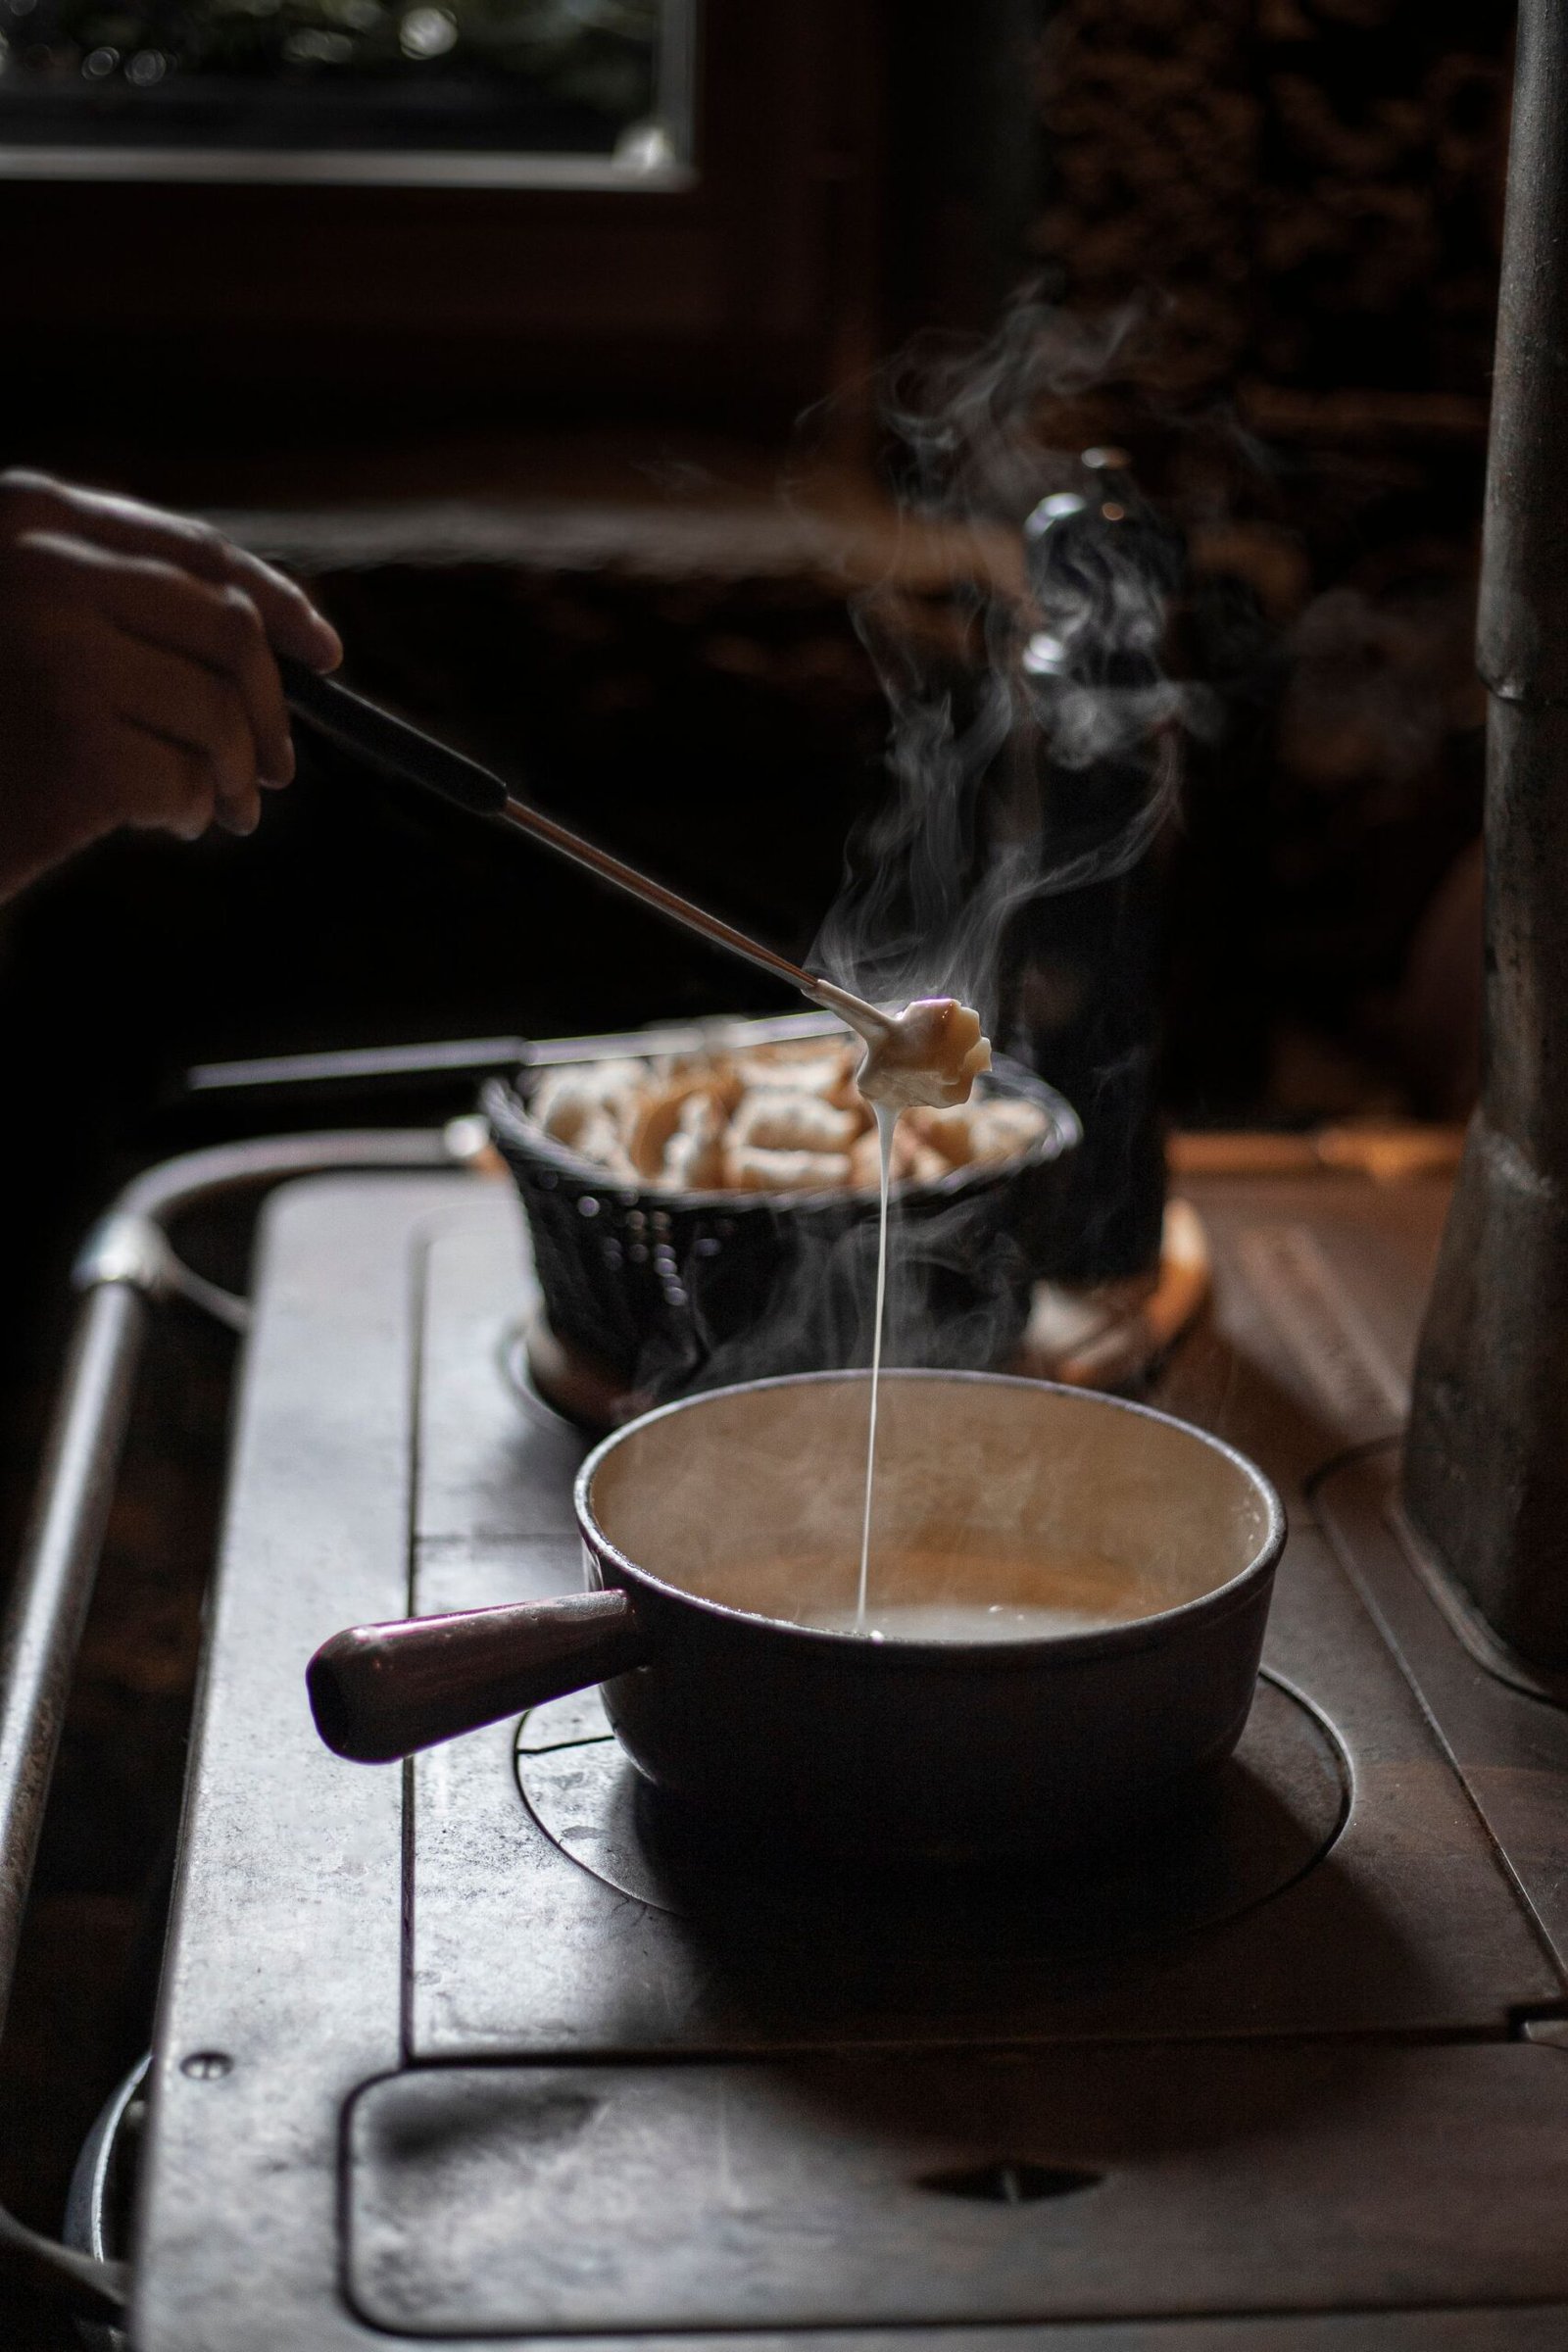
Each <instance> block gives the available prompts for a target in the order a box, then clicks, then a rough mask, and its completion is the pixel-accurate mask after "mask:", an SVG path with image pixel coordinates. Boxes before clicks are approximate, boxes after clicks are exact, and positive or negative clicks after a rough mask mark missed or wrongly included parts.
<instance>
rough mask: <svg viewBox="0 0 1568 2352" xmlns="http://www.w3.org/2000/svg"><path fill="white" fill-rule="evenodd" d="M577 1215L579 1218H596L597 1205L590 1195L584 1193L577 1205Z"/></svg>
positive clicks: (597, 1212)
mask: <svg viewBox="0 0 1568 2352" xmlns="http://www.w3.org/2000/svg"><path fill="white" fill-rule="evenodd" d="M577 1214H578V1216H579V1217H597V1216H598V1214H599V1203H598V1201H596V1200H595V1199H594V1197H593V1195H592V1193H584V1195H583V1197H582V1199H581V1200H580V1201H578V1203H577Z"/></svg>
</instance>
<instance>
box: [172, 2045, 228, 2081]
mask: <svg viewBox="0 0 1568 2352" xmlns="http://www.w3.org/2000/svg"><path fill="white" fill-rule="evenodd" d="M233 2068H234V2061H233V2059H232V2058H231V2057H230V2056H229V2054H228V2052H227V2051H226V2050H192V2051H191V2053H190V2055H189V2057H188V2058H182V2059H181V2060H180V2062H179V2071H180V2073H181V2074H182V2075H189V2077H190V2079H191V2081H192V2082H221V2079H222V2078H223V2076H224V2075H227V2074H231V2073H232V2072H233Z"/></svg>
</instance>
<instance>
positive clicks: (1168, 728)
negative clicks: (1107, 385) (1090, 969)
mask: <svg viewBox="0 0 1568 2352" xmlns="http://www.w3.org/2000/svg"><path fill="white" fill-rule="evenodd" d="M1142 323H1143V319H1142V314H1141V313H1139V312H1137V311H1134V310H1127V311H1124V312H1121V313H1119V314H1117V315H1116V316H1115V317H1114V318H1112V319H1107V320H1103V321H1099V322H1093V321H1085V320H1083V319H1075V318H1071V317H1069V316H1067V315H1065V314H1063V313H1060V312H1056V311H1052V310H1050V309H1048V308H1046V307H1045V306H1043V305H1040V304H1033V303H1026V304H1020V305H1019V306H1017V307H1016V308H1015V309H1014V310H1013V311H1012V312H1011V313H1010V314H1009V316H1008V318H1007V319H1005V322H1004V323H1003V325H1002V327H1001V328H1000V329H999V330H998V332H997V334H996V335H995V336H994V337H993V338H992V340H991V341H990V342H989V343H987V344H986V345H984V346H983V347H982V348H981V349H980V350H979V351H978V352H971V353H968V354H967V355H964V356H962V357H956V356H953V355H947V356H943V357H939V358H938V359H936V360H934V361H933V360H931V359H930V358H924V359H922V358H921V357H920V356H918V355H916V356H914V357H912V358H907V359H906V360H905V361H903V362H901V363H900V364H899V365H898V366H897V368H895V370H894V371H893V372H892V373H891V374H890V377H889V380H888V384H887V388H886V399H885V403H884V409H885V416H886V419H887V423H888V426H889V430H890V432H891V434H892V436H893V438H894V442H895V447H896V449H897V451H898V453H899V454H898V459H897V464H896V477H897V481H898V486H899V491H900V495H901V498H902V500H903V502H904V505H905V509H906V512H907V514H909V515H919V516H921V517H923V518H925V519H927V520H939V521H941V522H943V523H945V524H946V525H948V526H949V544H951V543H952V540H953V537H954V536H955V534H954V533H953V532H952V528H951V526H953V525H954V524H958V525H960V526H962V529H961V534H959V536H960V537H961V539H962V540H964V541H966V542H967V544H968V545H969V546H971V547H972V550H973V563H972V566H971V569H970V571H969V573H968V576H967V577H964V578H961V579H959V580H957V581H956V583H953V584H952V585H950V587H949V588H948V589H947V590H946V592H945V593H944V595H943V596H942V597H941V598H940V599H933V598H930V597H922V596H920V595H918V594H915V593H912V592H911V591H909V590H908V589H907V587H904V586H901V585H900V584H899V583H898V582H897V581H894V580H889V581H887V582H886V583H884V584H883V585H882V586H880V587H878V588H876V589H873V590H871V591H869V592H868V593H866V594H864V595H862V596H860V597H858V599H856V600H855V601H854V602H853V603H852V606H851V612H852V615H853V617H854V620H855V624H856V627H857V630H858V634H859V636H860V639H861V642H862V644H863V645H864V646H865V649H866V651H867V653H868V655H869V656H870V659H871V662H872V663H873V665H874V667H875V670H876V673H877V677H878V679H879V681H880V683H881V686H882V690H883V692H884V694H885V695H886V697H887V701H888V706H889V711H890V712H891V719H892V724H891V729H890V734H889V743H888V759H887V764H888V769H889V772H890V775H891V777H892V781H893V791H892V794H891V796H890V798H889V800H888V802H887V803H886V805H885V806H884V807H883V808H882V809H879V810H878V811H877V812H876V814H875V815H874V816H873V817H872V818H871V819H870V821H869V823H868V824H866V825H865V826H864V827H863V828H862V829H861V831H860V833H859V834H858V838H856V839H855V840H853V841H852V843H851V845H850V850H849V854H848V859H847V868H846V876H845V882H844V886H843V888H842V889H841V891H840V894H839V897H838V899H837V901H836V902H835V904H834V906H833V907H832V908H831V909H830V911H829V913H828V915H827V917H826V920H825V921H824V922H823V924H822V927H821V929H820V931H819V932H818V934H817V938H816V942H815V945H814V948H813V951H812V955H811V957H810V958H809V960H810V961H811V962H812V963H813V964H814V966H815V968H816V969H818V970H820V971H823V972H825V973H827V974H828V975H829V976H830V977H831V978H833V979H835V980H837V981H838V982H839V983H840V984H841V985H842V986H844V987H847V988H852V989H854V990H855V991H856V992H857V993H858V994H859V995H862V996H866V997H869V998H871V999H872V1000H873V1001H874V1002H879V1003H884V1004H892V1003H899V1004H903V1003H906V1002H907V1000H908V999H910V998H911V997H915V996H929V995H949V996H956V997H959V998H961V999H962V1000H963V1001H964V1002H965V1003H966V1004H970V1005H974V1006H975V1007H976V1009H977V1010H978V1011H979V1012H980V1014H981V1016H982V1019H983V1020H984V1021H985V1023H986V1026H987V1027H988V1029H993V1030H995V1028H996V1027H997V1025H998V1020H999V1015H1000V1013H1001V1011H1002V1006H1001V1005H1000V1004H999V1001H998V996H999V989H998V973H999V962H1000V951H1001V947H1002V943H1003V941H1004V939H1005V933H1006V930H1007V926H1008V923H1009V921H1010V919H1011V918H1012V916H1013V915H1014V914H1015V913H1016V912H1017V911H1018V910H1019V909H1020V908H1021V907H1024V906H1025V905H1027V904H1029V903H1030V902H1032V901H1034V900H1038V899H1042V898H1049V897H1051V896H1054V895H1055V894H1058V893H1061V892H1064V891H1070V890H1077V889H1081V888H1083V887H1085V886H1086V885H1088V884H1090V883H1094V882H1103V881H1105V880H1108V879H1110V878H1112V877H1114V876H1116V875H1118V874H1120V873H1124V872H1126V871H1127V870H1128V869H1129V868H1130V867H1131V866H1133V865H1134V864H1136V863H1137V862H1138V860H1139V859H1140V858H1142V857H1144V856H1145V854H1146V853H1147V852H1148V851H1149V850H1150V849H1151V847H1152V844H1153V843H1154V841H1155V839H1156V838H1157V836H1158V835H1159V833H1160V831H1161V829H1162V828H1163V826H1164V825H1165V824H1166V822H1167V821H1168V819H1169V818H1170V816H1171V814H1172V812H1173V809H1174V807H1175V803H1176V797H1177V788H1178V780H1179V773H1180V754H1179V739H1180V735H1181V732H1182V730H1183V728H1188V729H1192V728H1194V727H1203V728H1206V726H1207V725H1208V724H1209V709H1208V706H1207V704H1206V701H1205V700H1204V698H1202V697H1201V695H1200V694H1198V693H1196V692H1195V690H1194V689H1192V688H1191V687H1189V686H1186V685H1184V684H1182V683H1181V682H1179V681H1177V680H1175V679H1172V678H1170V677H1168V676H1167V675H1166V674H1165V671H1164V669H1163V667H1162V647H1163V643H1164V639H1165V635H1166V629H1167V618H1168V611H1169V606H1170V603H1171V599H1172V596H1173V594H1174V591H1175V589H1176V587H1177V585H1178V564H1177V560H1176V556H1175V552H1174V547H1175V543H1174V541H1173V540H1172V539H1171V538H1170V537H1169V536H1167V535H1165V534H1164V533H1162V531H1161V530H1160V529H1159V527H1158V526H1157V525H1156V524H1155V523H1154V521H1153V518H1152V516H1151V515H1150V514H1149V512H1148V510H1147V509H1144V508H1142V507H1141V505H1136V504H1135V503H1134V502H1135V494H1133V493H1131V492H1130V491H1129V489H1128V487H1127V486H1126V484H1125V483H1124V480H1123V470H1124V467H1125V465H1126V461H1125V460H1122V459H1120V455H1119V453H1116V452H1110V451H1091V452H1089V453H1088V454H1087V456H1086V455H1085V454H1084V453H1082V452H1080V451H1078V450H1073V449H1062V448H1054V447H1053V446H1051V444H1050V443H1049V441H1048V440H1047V439H1046V438H1045V433H1044V423H1045V420H1047V419H1049V417H1050V415H1051V412H1052V409H1053V407H1054V406H1059V404H1060V403H1062V402H1064V401H1068V400H1071V399H1073V398H1075V397H1076V396H1079V395H1081V394H1082V393H1083V392H1084V391H1085V390H1087V389H1088V387H1089V386H1090V385H1092V384H1097V383H1100V382H1103V379H1104V378H1105V377H1106V375H1107V374H1109V373H1110V372H1112V371H1113V369H1114V368H1115V367H1116V365H1117V364H1118V362H1119V361H1121V360H1122V359H1124V358H1125V357H1126V355H1127V354H1128V352H1129V350H1130V347H1131V345H1132V344H1133V341H1134V339H1135V337H1136V334H1137V332H1138V330H1139V329H1140V327H1141V325H1142Z"/></svg>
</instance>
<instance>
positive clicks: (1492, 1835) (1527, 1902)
mask: <svg viewBox="0 0 1568 2352" xmlns="http://www.w3.org/2000/svg"><path fill="white" fill-rule="evenodd" d="M1397 1442H1398V1441H1397V1438H1396V1439H1388V1440H1385V1445H1387V1446H1393V1445H1396V1444H1397ZM1328 1476H1329V1469H1328V1468H1325V1469H1324V1470H1322V1471H1321V1472H1318V1473H1315V1474H1314V1476H1313V1479H1312V1481H1311V1485H1312V1486H1313V1487H1315V1486H1316V1485H1317V1484H1318V1483H1319V1481H1320V1480H1321V1479H1326V1478H1327V1477H1328ZM1319 1525H1320V1527H1321V1529H1322V1532H1323V1534H1324V1535H1325V1537H1326V1538H1327V1540H1328V1545H1329V1549H1330V1550H1331V1552H1332V1553H1333V1555H1334V1558H1335V1560H1336V1562H1337V1563H1338V1565H1339V1568H1340V1570H1341V1573H1342V1574H1343V1575H1344V1577H1345V1580H1346V1582H1347V1584H1348V1586H1349V1587H1350V1590H1351V1592H1352V1593H1354V1595H1355V1597H1356V1599H1357V1600H1358V1601H1359V1602H1360V1605H1361V1607H1362V1608H1363V1609H1364V1611H1365V1612H1366V1614H1367V1616H1368V1617H1369V1618H1370V1620H1371V1622H1372V1627H1373V1630H1374V1632H1375V1633H1376V1634H1377V1637H1378V1639H1379V1641H1380V1642H1382V1644H1383V1646H1384V1648H1385V1650H1386V1651H1387V1652H1388V1654H1389V1656H1390V1658H1392V1660H1393V1662H1394V1665H1395V1667H1396V1668H1397V1671H1398V1674H1399V1676H1400V1678H1401V1679H1402V1681H1403V1683H1404V1685H1405V1688H1406V1689H1407V1690H1408V1691H1409V1692H1410V1695H1411V1697H1412V1698H1413V1699H1414V1700H1415V1703H1416V1705H1417V1707H1419V1709H1420V1711H1421V1716H1422V1720H1423V1721H1424V1722H1425V1724H1426V1726H1427V1729H1428V1731H1429V1732H1430V1733H1431V1734H1432V1737H1433V1740H1435V1741H1436V1743H1437V1746H1438V1749H1439V1751H1440V1753H1441V1754H1442V1756H1443V1758H1444V1761H1445V1762H1446V1765H1447V1767H1448V1770H1449V1771H1450V1772H1451V1773H1452V1775H1453V1777H1454V1779H1455V1781H1456V1782H1457V1783H1458V1785H1459V1788H1460V1790H1461V1791H1462V1793H1463V1796H1464V1801H1465V1803H1466V1804H1467V1805H1468V1806H1469V1808H1470V1810H1471V1812H1472V1814H1473V1815H1474V1816H1475V1819H1476V1821H1477V1822H1478V1823H1479V1825H1480V1828H1481V1835H1482V1836H1483V1838H1485V1839H1486V1841H1487V1845H1488V1848H1489V1849H1490V1851H1491V1853H1492V1856H1493V1858H1494V1860H1495V1863H1496V1866H1497V1869H1498V1871H1499V1873H1500V1874H1501V1877H1502V1879H1503V1882H1504V1884H1505V1885H1506V1886H1508V1887H1511V1888H1512V1889H1513V1892H1514V1895H1515V1897H1516V1899H1517V1901H1518V1904H1519V1907H1520V1909H1521V1911H1522V1912H1523V1913H1524V1916H1525V1918H1526V1920H1527V1921H1528V1922H1529V1925H1530V1928H1531V1930H1532V1933H1533V1934H1534V1936H1535V1937H1536V1940H1537V1942H1538V1943H1539V1944H1540V1946H1541V1949H1542V1952H1543V1954H1544V1958H1545V1960H1546V1962H1547V1965H1548V1966H1549V1967H1550V1969H1551V1970H1552V1972H1553V1974H1554V1975H1555V1976H1556V1978H1557V1981H1558V1983H1559V1984H1560V1985H1562V1986H1563V1989H1564V1992H1565V1993H1568V1970H1565V1968H1564V1963H1563V1959H1562V1956H1561V1955H1560V1954H1559V1952H1558V1950H1557V1947H1556V1944H1555V1942H1554V1941H1553V1939H1552V1937H1551V1935H1550V1933H1549V1931H1548V1930H1547V1928H1546V1925H1545V1922H1544V1920H1543V1918H1542V1916H1541V1913H1540V1912H1539V1911H1538V1910H1537V1908H1536V1905H1535V1901H1534V1898H1533V1897H1532V1895H1531V1894H1530V1891H1529V1889H1528V1888H1527V1887H1526V1886H1525V1885H1524V1882H1523V1881H1522V1880H1521V1878H1520V1876H1519V1874H1518V1872H1517V1871H1516V1870H1515V1868H1514V1866H1513V1863H1512V1861H1511V1860H1510V1859H1509V1856H1508V1852H1507V1849H1506V1847H1505V1846H1504V1845H1503V1844H1502V1842H1501V1840H1500V1839H1499V1838H1498V1837H1497V1834H1496V1832H1495V1830H1494V1828H1493V1826H1492V1823H1491V1821H1490V1820H1489V1819H1488V1817H1487V1814H1486V1812H1485V1810H1484V1809H1483V1807H1482V1804H1481V1801H1480V1799H1479V1797H1478V1796H1477V1795H1476V1792H1475V1790H1474V1789H1472V1788H1471V1786H1470V1782H1469V1779H1468V1777H1467V1775H1466V1774H1465V1772H1464V1770H1463V1768H1462V1767H1461V1765H1460V1763H1459V1759H1458V1757H1457V1756H1456V1755H1455V1754H1454V1751H1453V1748H1452V1746H1451V1745H1450V1743H1449V1740H1448V1737H1447V1734H1446V1732H1445V1731H1444V1729H1443V1726H1442V1724H1441V1723H1440V1722H1439V1720H1438V1717H1437V1714H1436V1713H1435V1711H1434V1709H1433V1706H1432V1703H1431V1701H1430V1700H1429V1699H1428V1697H1427V1694H1426V1692H1425V1691H1424V1690H1423V1689H1422V1687H1421V1684H1420V1683H1419V1681H1418V1680H1417V1679H1416V1675H1415V1671H1414V1669H1413V1667H1412V1666H1411V1665H1410V1664H1409V1662H1408V1661H1407V1660H1406V1658H1405V1655H1404V1652H1403V1650H1402V1649H1401V1647H1400V1646H1399V1643H1398V1642H1397V1639H1396V1637H1395V1633H1394V1628H1393V1627H1392V1626H1391V1625H1390V1624H1389V1622H1388V1620H1387V1618H1386V1617H1385V1616H1384V1613H1383V1610H1382V1608H1381V1607H1380V1606H1379V1604H1378V1601H1377V1597H1376V1595H1375V1594H1374V1593H1372V1592H1371V1591H1370V1589H1369V1588H1368V1587H1367V1585H1366V1583H1365V1581H1364V1580H1363V1578H1362V1577H1361V1575H1360V1573H1359V1571H1358V1570H1357V1569H1356V1568H1355V1567H1354V1566H1353V1565H1352V1564H1351V1560H1350V1557H1349V1551H1348V1546H1347V1545H1346V1544H1343V1543H1342V1542H1341V1541H1340V1539H1339V1536H1338V1533H1337V1531H1336V1529H1335V1527H1334V1523H1333V1521H1332V1519H1323V1520H1321V1521H1320V1522H1319ZM1390 1533H1391V1535H1392V1534H1393V1530H1392V1528H1391V1530H1390ZM1396 1541H1397V1540H1396ZM1402 1566H1403V1570H1404V1574H1405V1575H1406V1576H1407V1577H1408V1578H1409V1581H1410V1583H1411V1585H1412V1586H1413V1587H1414V1589H1415V1591H1416V1592H1417V1593H1419V1594H1420V1596H1421V1599H1422V1601H1423V1602H1424V1604H1425V1605H1426V1606H1427V1607H1428V1608H1430V1609H1432V1610H1433V1612H1434V1613H1435V1614H1436V1615H1438V1616H1439V1617H1440V1618H1441V1616H1442V1612H1441V1611H1440V1610H1439V1609H1438V1605H1437V1603H1436V1601H1435V1600H1434V1599H1433V1598H1432V1595H1431V1594H1430V1593H1428V1592H1427V1591H1426V1589H1425V1587H1424V1585H1423V1583H1422V1581H1421V1579H1420V1578H1419V1577H1418V1576H1417V1575H1416V1572H1415V1569H1414V1567H1413V1566H1412V1565H1411V1564H1410V1563H1409V1562H1408V1561H1403V1562H1402Z"/></svg>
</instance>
